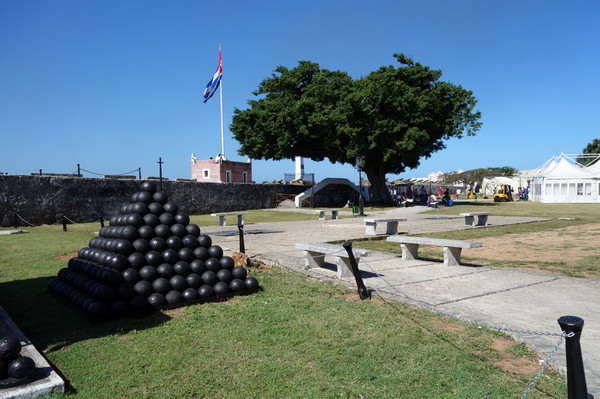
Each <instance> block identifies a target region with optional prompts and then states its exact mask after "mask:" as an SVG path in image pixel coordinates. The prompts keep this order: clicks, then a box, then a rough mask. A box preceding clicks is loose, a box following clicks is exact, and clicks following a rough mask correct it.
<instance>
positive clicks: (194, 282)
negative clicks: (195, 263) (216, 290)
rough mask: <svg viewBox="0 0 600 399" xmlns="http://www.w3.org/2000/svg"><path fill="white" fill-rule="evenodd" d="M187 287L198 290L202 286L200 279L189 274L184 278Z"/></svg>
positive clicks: (196, 275)
mask: <svg viewBox="0 0 600 399" xmlns="http://www.w3.org/2000/svg"><path fill="white" fill-rule="evenodd" d="M185 281H186V283H187V285H188V286H189V287H191V288H194V289H198V288H200V286H201V285H202V284H203V281H202V277H200V275H199V274H196V273H190V274H188V275H187V277H186V278H185Z"/></svg>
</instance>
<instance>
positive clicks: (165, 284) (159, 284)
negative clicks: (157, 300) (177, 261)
mask: <svg viewBox="0 0 600 399" xmlns="http://www.w3.org/2000/svg"><path fill="white" fill-rule="evenodd" d="M152 288H154V291H155V292H158V293H160V294H163V295H164V294H166V293H167V292H169V291H171V289H172V287H171V284H169V280H167V279H166V278H164V277H159V278H157V279H156V280H154V281H153V282H152Z"/></svg>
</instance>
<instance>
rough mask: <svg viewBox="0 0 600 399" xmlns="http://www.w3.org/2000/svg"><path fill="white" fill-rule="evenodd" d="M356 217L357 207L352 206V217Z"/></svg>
mask: <svg viewBox="0 0 600 399" xmlns="http://www.w3.org/2000/svg"><path fill="white" fill-rule="evenodd" d="M356 215H358V206H353V207H352V216H356Z"/></svg>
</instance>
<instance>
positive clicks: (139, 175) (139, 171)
mask: <svg viewBox="0 0 600 399" xmlns="http://www.w3.org/2000/svg"><path fill="white" fill-rule="evenodd" d="M138 178H139V179H140V180H142V168H138Z"/></svg>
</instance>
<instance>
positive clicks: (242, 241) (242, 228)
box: [238, 224, 246, 254]
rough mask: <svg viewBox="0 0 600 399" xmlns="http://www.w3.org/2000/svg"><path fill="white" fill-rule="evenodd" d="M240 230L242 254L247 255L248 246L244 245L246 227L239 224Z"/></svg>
mask: <svg viewBox="0 0 600 399" xmlns="http://www.w3.org/2000/svg"><path fill="white" fill-rule="evenodd" d="M238 230H239V231H240V252H241V253H243V254H245V253H246V246H245V245H244V225H243V224H238Z"/></svg>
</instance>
